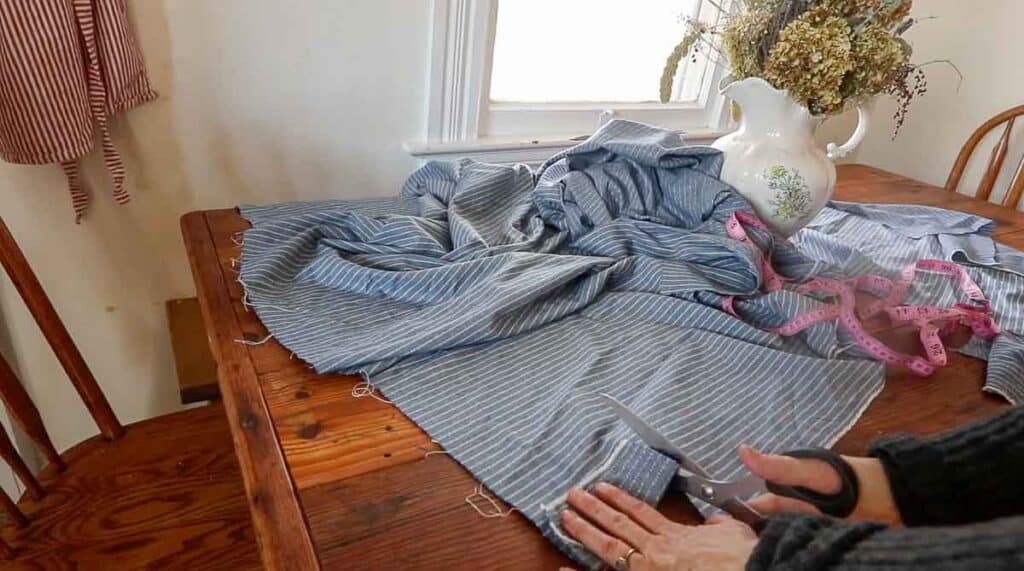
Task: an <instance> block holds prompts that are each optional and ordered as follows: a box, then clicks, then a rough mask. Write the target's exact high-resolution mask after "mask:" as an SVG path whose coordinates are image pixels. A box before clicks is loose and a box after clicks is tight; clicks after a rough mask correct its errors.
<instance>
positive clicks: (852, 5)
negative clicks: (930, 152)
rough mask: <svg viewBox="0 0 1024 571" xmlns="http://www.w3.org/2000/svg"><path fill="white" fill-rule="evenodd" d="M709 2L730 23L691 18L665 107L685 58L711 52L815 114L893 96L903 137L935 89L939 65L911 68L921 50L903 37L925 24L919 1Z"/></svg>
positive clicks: (669, 67)
mask: <svg viewBox="0 0 1024 571" xmlns="http://www.w3.org/2000/svg"><path fill="white" fill-rule="evenodd" d="M707 1H708V2H709V3H710V4H711V5H713V6H714V7H715V8H716V9H717V10H718V11H719V12H721V14H722V15H723V16H724V18H723V22H722V23H721V24H718V25H716V26H710V25H708V24H705V23H703V22H700V21H698V20H693V19H688V20H686V34H685V36H684V37H683V39H682V41H681V42H680V43H679V44H678V45H677V46H676V48H675V50H673V52H672V54H671V55H670V56H669V58H668V62H666V65H665V70H664V72H663V73H662V78H661V100H662V102H667V101H668V100H669V99H670V98H671V94H672V82H673V79H674V78H675V75H676V70H677V69H678V67H679V64H680V62H681V61H682V59H683V58H684V57H686V56H687V55H690V56H691V57H696V54H697V52H698V51H699V50H703V51H706V52H708V54H709V55H710V56H711V57H712V58H723V57H724V58H727V59H728V64H729V68H730V69H731V70H732V71H731V73H732V75H733V77H735V78H736V79H745V78H747V77H760V78H763V79H765V80H767V81H768V82H769V83H771V84H772V85H774V86H775V87H777V88H779V89H785V90H787V91H788V92H789V94H790V96H792V97H793V98H794V99H796V100H797V101H799V102H801V103H802V104H804V105H806V106H807V108H808V109H810V111H811V113H813V114H815V115H834V114H837V113H840V112H842V111H843V110H844V109H846V108H847V107H848V106H850V105H853V104H856V103H859V102H863V101H864V100H866V99H868V98H871V97H873V96H875V95H878V94H881V93H885V94H889V95H892V96H893V97H895V99H896V101H897V103H898V108H897V111H896V114H895V122H896V128H895V131H894V134H893V136H895V133H896V132H898V131H899V128H900V127H901V126H902V125H903V121H904V119H905V118H906V114H907V110H908V108H909V105H910V102H911V101H912V100H913V98H914V97H916V96H918V95H921V94H923V93H924V92H925V91H926V90H927V83H926V80H925V77H924V72H923V71H922V67H923V66H924V65H928V64H929V63H938V62H928V63H926V64H918V65H915V64H912V63H910V58H911V55H912V52H913V50H912V49H911V46H910V44H909V43H907V41H906V40H904V39H903V34H904V33H905V32H906V31H907V30H908V29H910V28H911V27H912V26H914V25H915V24H916V23H917V22H918V20H915V19H914V18H910V17H909V14H910V8H911V5H912V3H913V0H733V2H732V3H731V4H730V5H729V9H728V10H727V9H726V8H724V7H723V6H722V5H720V4H718V2H717V1H716V0H707ZM719 63H721V62H719ZM943 63H947V64H949V65H951V66H952V63H950V62H948V61H946V60H943ZM953 69H956V67H955V66H953ZM957 73H958V74H959V70H957Z"/></svg>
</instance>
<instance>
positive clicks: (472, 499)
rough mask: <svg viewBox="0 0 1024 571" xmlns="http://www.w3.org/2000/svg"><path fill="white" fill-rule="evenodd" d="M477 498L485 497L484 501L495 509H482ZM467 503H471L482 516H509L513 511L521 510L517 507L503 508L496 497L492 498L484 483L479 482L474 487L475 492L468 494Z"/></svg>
mask: <svg viewBox="0 0 1024 571" xmlns="http://www.w3.org/2000/svg"><path fill="white" fill-rule="evenodd" d="M476 498H483V500H484V501H486V502H487V503H489V504H490V505H491V508H492V509H493V510H494V511H491V512H486V511H484V510H483V509H481V508H480V506H478V505H477V504H476ZM466 503H467V504H469V506H470V507H471V508H473V509H474V510H476V513H478V514H480V517H484V518H496V517H508V516H510V515H512V512H514V511H519V510H517V509H516V508H509V509H508V510H502V509H501V504H499V503H498V501H497V500H495V499H494V498H492V497H491V496H489V495H487V494H486V493H485V492H484V487H483V484H477V486H476V487H475V488H473V493H472V494H470V495H468V496H466Z"/></svg>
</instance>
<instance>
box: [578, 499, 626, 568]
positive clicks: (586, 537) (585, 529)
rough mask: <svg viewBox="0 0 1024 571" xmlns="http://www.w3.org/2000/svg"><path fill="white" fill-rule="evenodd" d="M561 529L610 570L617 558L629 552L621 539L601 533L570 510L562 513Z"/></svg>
mask: <svg viewBox="0 0 1024 571" xmlns="http://www.w3.org/2000/svg"><path fill="white" fill-rule="evenodd" d="M562 528H563V529H564V530H565V531H566V532H567V533H568V534H569V535H571V536H572V537H574V538H575V539H576V540H577V541H579V542H580V543H582V544H583V545H585V546H586V547H587V549H589V550H590V552H591V553H593V554H595V555H597V556H598V557H600V558H601V559H602V560H603V561H604V562H605V563H607V564H608V565H610V566H611V567H612V568H614V567H615V562H616V561H617V560H618V559H619V557H622V556H624V555H626V553H627V552H628V551H629V550H630V546H628V545H626V543H625V542H623V541H622V540H621V539H619V538H617V537H612V536H611V535H608V534H607V533H605V532H603V531H601V530H600V529H598V528H597V526H595V525H594V524H592V523H590V522H589V521H587V520H585V519H583V516H580V515H577V514H576V513H575V512H573V511H572V510H565V511H563V512H562Z"/></svg>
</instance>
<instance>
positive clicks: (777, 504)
mask: <svg viewBox="0 0 1024 571" xmlns="http://www.w3.org/2000/svg"><path fill="white" fill-rule="evenodd" d="M747 505H749V506H750V507H752V508H754V509H755V510H757V511H758V512H760V513H762V514H765V515H770V514H778V513H806V514H815V515H820V514H821V511H819V510H818V508H816V507H814V506H813V505H811V504H809V503H807V502H804V501H800V500H795V499H793V498H786V497H783V496H777V495H775V494H761V495H760V496H757V497H756V498H754V499H752V500H750V501H749V502H747Z"/></svg>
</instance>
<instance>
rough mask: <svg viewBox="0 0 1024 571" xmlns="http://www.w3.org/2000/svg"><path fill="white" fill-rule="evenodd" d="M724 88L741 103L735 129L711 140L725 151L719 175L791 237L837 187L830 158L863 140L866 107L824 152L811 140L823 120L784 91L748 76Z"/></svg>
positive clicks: (777, 227)
mask: <svg viewBox="0 0 1024 571" xmlns="http://www.w3.org/2000/svg"><path fill="white" fill-rule="evenodd" d="M722 93H723V94H724V95H725V96H726V97H728V98H730V99H733V100H734V101H736V102H737V103H738V104H739V105H740V107H741V108H742V117H741V118H740V125H739V129H737V130H736V131H735V132H733V133H730V134H728V135H726V136H724V137H722V138H720V139H718V140H717V141H715V143H714V144H713V145H712V146H713V147H714V148H716V149H719V150H720V151H722V153H723V154H724V155H725V164H724V165H723V167H722V180H723V181H725V182H726V183H728V184H730V185H731V186H733V187H734V188H735V189H736V190H737V191H738V192H739V193H740V194H742V195H743V196H744V197H745V198H746V199H747V200H748V201H749V202H750V203H751V205H753V207H754V209H755V210H757V213H758V215H760V217H761V219H762V220H764V221H765V222H766V223H768V224H769V225H770V226H772V228H774V229H775V230H776V231H777V232H778V233H779V234H781V235H782V236H786V237H789V236H792V235H793V234H795V233H796V231H797V230H799V229H800V228H803V227H804V226H805V225H806V224H807V223H808V222H810V221H811V219H812V218H814V216H815V215H817V214H818V212H819V211H821V209H822V208H824V207H825V204H826V203H828V201H829V199H830V198H831V197H832V193H833V191H834V190H835V186H836V167H835V165H834V164H833V163H832V161H834V160H837V159H840V158H842V157H844V156H846V155H847V154H849V153H850V152H852V151H853V150H854V149H856V148H857V145H859V144H860V143H861V141H863V140H864V136H865V135H866V134H867V130H868V115H867V112H866V111H865V110H864V108H863V107H858V108H857V113H858V119H859V122H858V124H857V129H856V131H854V133H853V136H852V137H850V140H849V141H847V142H846V143H845V144H843V145H841V146H836V145H835V144H834V143H829V145H828V151H827V153H826V152H825V151H823V150H821V149H820V148H819V147H818V146H817V145H816V144H815V141H814V131H815V129H817V127H818V125H820V124H821V123H822V121H823V119H822V118H821V117H815V116H813V115H811V113H810V111H808V109H807V107H806V106H804V105H801V104H800V103H797V102H796V100H794V99H793V98H792V97H790V96H789V93H788V92H786V91H783V90H780V89H775V88H774V87H772V85H771V84H770V83H768V82H767V81H765V80H763V79H761V78H759V77H750V78H747V79H744V80H740V81H732V82H731V83H728V84H727V85H726V86H725V87H724V88H723V89H722Z"/></svg>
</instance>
